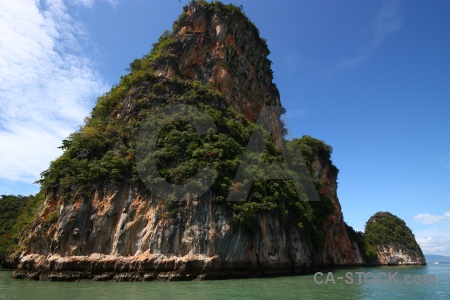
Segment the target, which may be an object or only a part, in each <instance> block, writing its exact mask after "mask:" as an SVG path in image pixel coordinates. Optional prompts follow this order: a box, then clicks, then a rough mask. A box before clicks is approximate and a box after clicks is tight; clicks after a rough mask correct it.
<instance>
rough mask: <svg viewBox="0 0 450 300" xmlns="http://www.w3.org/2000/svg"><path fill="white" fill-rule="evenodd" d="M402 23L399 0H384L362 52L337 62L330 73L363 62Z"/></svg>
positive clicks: (400, 26)
mask: <svg viewBox="0 0 450 300" xmlns="http://www.w3.org/2000/svg"><path fill="white" fill-rule="evenodd" d="M403 23H404V20H403V17H402V15H401V5H400V0H396V1H384V2H383V4H382V6H381V8H380V9H379V10H378V13H377V15H376V18H375V23H374V27H373V36H372V38H371V39H370V40H369V41H368V42H367V45H366V46H365V47H364V48H363V50H362V52H361V53H360V54H359V55H357V56H355V57H351V58H347V59H345V60H343V61H342V62H340V63H338V64H337V65H336V66H335V67H334V68H333V69H332V70H331V72H330V74H333V73H335V72H337V71H340V70H342V69H347V68H352V67H355V66H358V65H360V64H362V63H364V62H365V61H366V60H367V59H368V58H369V57H370V56H371V55H372V53H373V52H374V51H375V50H376V49H377V48H378V47H379V46H380V45H381V44H382V42H383V41H384V40H385V39H386V38H387V37H388V36H389V35H392V34H394V33H395V32H397V31H398V30H400V29H401V28H402V26H403Z"/></svg>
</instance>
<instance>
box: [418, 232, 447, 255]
mask: <svg viewBox="0 0 450 300" xmlns="http://www.w3.org/2000/svg"><path fill="white" fill-rule="evenodd" d="M416 240H417V243H418V244H419V245H420V248H421V249H422V252H423V253H425V254H439V255H450V238H434V237H430V236H429V237H418V238H416Z"/></svg>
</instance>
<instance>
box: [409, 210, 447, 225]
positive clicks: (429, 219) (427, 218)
mask: <svg viewBox="0 0 450 300" xmlns="http://www.w3.org/2000/svg"><path fill="white" fill-rule="evenodd" d="M413 219H414V220H416V221H419V222H420V223H422V224H425V225H431V224H437V223H440V222H442V221H444V220H450V210H449V211H447V212H446V213H444V214H443V215H441V216H435V215H431V214H428V213H424V214H418V215H416V216H414V217H413Z"/></svg>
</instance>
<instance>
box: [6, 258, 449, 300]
mask: <svg viewBox="0 0 450 300" xmlns="http://www.w3.org/2000/svg"><path fill="white" fill-rule="evenodd" d="M356 272H364V274H360V275H361V283H359V276H360V275H359V273H356ZM369 272H371V273H373V275H375V276H379V277H380V282H376V280H375V281H374V280H373V278H374V277H373V275H372V274H371V273H369ZM381 272H383V273H381ZM389 272H390V273H391V277H393V278H395V279H396V281H395V280H394V279H393V278H391V281H389V280H388V276H389ZM395 272H398V273H397V275H395V276H394V274H395ZM323 273H324V275H323V276H320V274H319V275H317V276H316V281H317V282H322V284H318V283H315V281H314V275H305V276H291V277H278V278H256V279H236V280H219V281H188V282H158V281H153V282H46V281H29V280H16V279H11V277H10V276H11V271H8V270H1V271H0V299H83V300H84V299H96V300H100V299H108V300H113V299H196V300H201V299H273V300H275V299H409V300H411V299H450V263H441V264H439V265H434V264H430V265H429V266H425V267H379V268H352V269H340V270H333V271H332V274H331V275H328V273H327V272H325V271H324V272H323ZM366 274H367V275H366ZM327 276H328V281H327ZM346 276H347V277H346ZM364 276H365V279H366V281H367V283H366V282H365V280H364ZM430 276H435V279H436V281H435V283H433V282H425V281H429V280H430V279H432V277H430ZM349 277H352V278H353V283H352V284H348V283H349V282H350V280H349ZM341 278H342V279H341ZM332 279H334V282H335V283H333V280H332ZM405 279H406V281H405ZM346 280H347V282H346ZM414 280H416V283H414ZM326 281H327V282H326ZM372 281H374V282H373V283H372V284H370V283H371V282H372ZM419 281H420V282H421V283H419ZM325 282H326V284H325ZM383 283H384V284H383ZM407 283H411V284H407Z"/></svg>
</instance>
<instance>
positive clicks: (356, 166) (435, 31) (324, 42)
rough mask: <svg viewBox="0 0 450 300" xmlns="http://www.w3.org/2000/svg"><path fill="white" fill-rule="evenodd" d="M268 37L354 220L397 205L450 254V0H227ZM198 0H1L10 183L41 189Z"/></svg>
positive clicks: (293, 106) (1, 112)
mask: <svg viewBox="0 0 450 300" xmlns="http://www.w3.org/2000/svg"><path fill="white" fill-rule="evenodd" d="M224 2H226V3H229V2H232V3H234V4H236V5H241V4H242V5H243V6H244V11H245V12H246V14H247V15H248V16H249V18H250V19H251V20H252V21H253V22H254V23H255V24H256V25H257V26H258V28H259V29H260V32H261V36H262V37H264V38H266V39H267V42H268V45H269V48H270V50H271V52H272V53H271V55H270V59H271V60H272V61H273V63H274V64H273V69H274V81H275V83H276V84H277V86H278V88H279V90H280V94H281V101H282V104H283V105H284V107H285V108H286V109H287V114H286V123H287V125H288V129H289V132H290V133H289V137H301V136H302V135H304V134H308V135H312V136H314V137H316V138H319V139H322V140H324V141H325V142H327V143H328V144H330V145H331V146H332V147H333V148H334V152H333V156H332V159H333V162H334V163H335V164H336V165H337V166H338V168H339V169H340V173H339V180H338V182H339V188H338V196H339V199H340V201H341V204H342V209H343V213H344V218H345V220H346V222H347V223H348V224H350V225H352V226H353V227H355V229H358V230H363V229H364V225H365V222H366V221H367V220H368V219H369V217H370V216H371V215H373V214H374V213H375V212H377V211H390V212H391V213H393V214H395V215H397V216H399V217H400V218H402V219H403V220H405V222H406V223H407V225H408V226H409V227H410V228H411V229H412V230H413V232H414V234H415V235H416V238H417V240H418V241H419V243H420V245H421V246H422V249H423V250H424V252H425V253H435V254H444V255H450V139H449V129H450V116H449V114H450V54H449V53H450V19H449V18H448V16H449V14H450V2H449V1H436V0H433V1H415V0H408V1H387V2H383V1H357V0H349V1H331V0H328V1H310V0H307V1H305V0H298V1H277V2H276V4H275V2H274V1H269V0H259V1H250V0H236V1H224ZM186 3H187V1H186V0H182V1H178V0H152V1H143V0H141V1H139V0H126V1H125V0H81V1H76V0H46V1H33V0H2V1H1V2H0V154H1V156H0V194H22V195H26V194H30V193H35V192H37V191H38V186H35V185H32V184H31V183H32V182H33V181H34V180H36V179H38V178H39V174H40V172H42V171H43V170H45V169H46V168H47V167H48V164H49V162H50V161H51V160H53V159H54V158H56V157H57V156H58V155H60V150H59V149H57V147H58V146H59V145H60V144H61V141H62V139H63V138H65V137H67V136H68V135H69V134H70V132H73V131H74V130H76V129H77V128H78V126H79V125H81V124H82V123H83V118H84V117H86V116H88V115H89V113H90V111H91V109H92V107H93V106H94V104H95V101H96V98H97V97H98V96H99V95H101V94H102V93H104V92H106V91H107V90H108V89H109V88H110V87H111V86H112V85H113V84H115V83H117V82H118V81H119V79H120V76H121V75H124V74H125V73H126V71H125V69H126V68H127V67H128V65H129V63H130V62H131V61H133V59H135V58H138V57H141V56H143V55H144V54H146V53H148V52H149V51H150V49H151V45H152V44H153V43H155V42H156V41H157V39H158V37H159V35H160V34H161V33H162V32H163V31H164V30H166V29H171V27H172V22H173V21H174V20H175V19H176V18H177V17H178V15H179V14H180V13H181V11H182V7H183V6H184V5H185V4H186Z"/></svg>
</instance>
